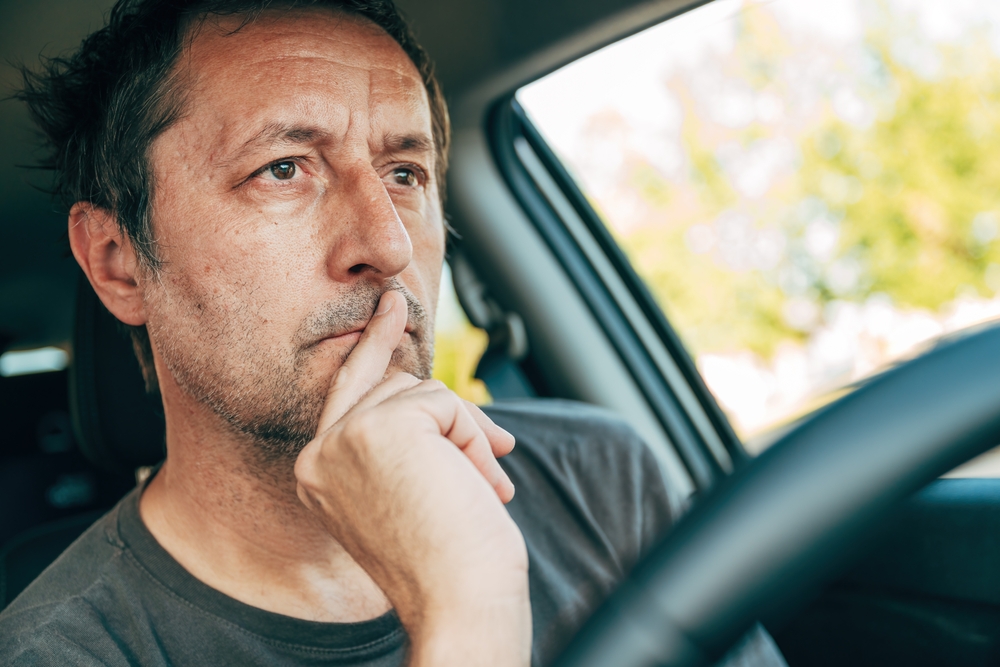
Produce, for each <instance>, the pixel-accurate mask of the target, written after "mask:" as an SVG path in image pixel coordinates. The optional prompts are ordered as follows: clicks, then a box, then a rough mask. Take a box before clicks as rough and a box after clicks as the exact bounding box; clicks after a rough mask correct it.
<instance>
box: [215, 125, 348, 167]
mask: <svg viewBox="0 0 1000 667" xmlns="http://www.w3.org/2000/svg"><path fill="white" fill-rule="evenodd" d="M329 138H330V133H329V132H328V131H327V130H323V129H321V128H318V127H315V126H310V125H298V124H288V123H281V122H276V121H270V122H268V123H266V124H265V125H264V127H262V128H261V129H260V130H259V131H258V132H257V133H256V134H254V135H253V136H252V137H250V138H249V139H247V140H246V141H244V142H243V143H242V144H241V145H240V146H239V147H238V148H237V149H236V150H235V151H234V152H233V153H232V155H230V156H228V157H225V158H223V159H221V160H219V165H220V166H226V165H227V164H230V163H232V162H237V161H239V160H240V159H241V158H242V157H243V156H245V155H246V154H248V153H251V152H253V151H254V149H256V148H258V147H264V146H267V147H268V148H273V147H275V146H278V145H287V146H306V145H315V144H318V143H322V142H324V141H326V140H328V139H329Z"/></svg>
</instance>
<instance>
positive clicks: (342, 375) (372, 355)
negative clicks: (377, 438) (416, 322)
mask: <svg viewBox="0 0 1000 667" xmlns="http://www.w3.org/2000/svg"><path fill="white" fill-rule="evenodd" d="M407 314H408V313H407V305H406V299H405V298H404V297H403V295H402V294H400V293H399V292H396V291H389V292H386V293H385V294H383V295H382V298H381V299H379V302H378V308H376V309H375V314H374V315H372V319H371V320H370V321H369V322H368V325H367V326H366V327H365V330H364V332H363V333H362V334H361V340H359V341H358V344H357V346H355V348H354V349H353V350H352V351H351V354H350V355H348V357H347V359H346V360H345V361H344V363H343V364H342V365H341V366H340V368H338V369H337V372H336V373H334V374H333V378H332V379H331V380H330V389H329V391H327V394H326V404H325V405H324V406H323V412H322V414H321V415H320V419H319V428H318V430H317V432H318V433H322V432H323V431H325V430H327V429H328V428H330V427H331V426H333V425H334V424H335V423H337V420H339V419H340V418H341V417H343V416H344V414H346V413H347V411H348V410H350V409H351V408H352V407H353V406H354V404H355V403H357V402H358V401H360V400H361V398H362V397H364V395H365V394H367V393H368V392H369V391H371V390H372V388H373V387H374V386H375V385H377V384H378V383H379V382H381V381H382V378H383V377H385V371H386V369H388V368H389V361H391V360H392V353H393V351H395V349H396V347H397V346H398V345H399V341H400V340H401V339H402V337H403V331H404V330H405V328H406V319H407Z"/></svg>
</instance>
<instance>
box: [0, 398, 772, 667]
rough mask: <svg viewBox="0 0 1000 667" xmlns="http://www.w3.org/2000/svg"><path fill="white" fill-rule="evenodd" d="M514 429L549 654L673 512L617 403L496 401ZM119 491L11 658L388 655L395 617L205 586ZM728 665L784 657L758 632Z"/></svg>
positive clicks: (520, 514)
mask: <svg viewBox="0 0 1000 667" xmlns="http://www.w3.org/2000/svg"><path fill="white" fill-rule="evenodd" d="M487 411H488V413H489V414H490V416H491V417H492V418H493V419H494V421H496V422H497V423H498V424H499V425H500V426H502V427H504V428H506V429H507V430H508V431H510V432H511V433H512V434H513V435H514V436H515V437H516V439H517V447H516V448H515V450H514V452H513V453H512V454H510V455H509V456H507V457H506V458H504V459H503V460H502V465H503V467H504V468H505V469H506V470H507V472H508V474H509V475H510V477H511V480H512V481H513V482H514V485H515V487H516V489H517V494H516V496H515V498H514V500H513V501H512V502H511V503H510V504H509V505H508V506H507V509H508V511H509V512H510V514H511V516H512V517H513V519H514V520H515V521H516V522H517V524H518V526H519V527H520V528H521V531H522V533H523V534H524V539H525V542H526V544H527V548H528V556H529V563H530V567H529V577H530V581H529V585H530V591H531V607H532V621H533V626H534V646H533V649H532V664H533V665H536V666H538V665H545V664H548V663H549V662H551V660H552V659H553V658H554V657H555V655H557V654H558V651H559V650H560V649H561V648H562V646H564V645H565V643H566V642H567V641H568V640H569V639H570V638H571V637H572V636H573V634H574V632H575V631H576V630H577V629H578V628H579V626H580V625H581V624H582V623H583V621H584V620H585V619H586V618H587V616H588V615H589V613H590V612H591V611H592V610H593V609H594V607H595V606H596V605H597V604H598V603H599V602H600V601H601V600H603V599H604V598H605V597H606V596H607V595H608V594H609V593H610V592H611V591H612V590H613V589H614V587H615V586H616V584H617V583H618V582H620V581H621V580H622V578H623V577H624V576H625V575H626V574H627V573H628V571H629V570H630V568H631V567H632V566H633V564H634V563H635V562H636V560H637V559H638V557H639V556H640V555H641V554H642V553H644V552H645V551H646V550H647V549H648V548H649V547H650V546H652V544H653V543H654V542H655V540H656V539H657V537H659V536H660V535H662V534H663V533H664V532H665V531H666V530H667V529H668V528H669V526H670V524H671V523H672V521H673V520H674V518H675V517H676V509H675V507H674V505H673V504H672V503H671V500H670V496H669V494H668V490H667V488H666V487H665V485H664V483H663V478H662V475H661V474H660V471H659V468H658V465H657V463H656V461H655V460H654V459H653V457H652V456H651V454H650V453H649V451H648V450H647V448H646V447H645V445H644V444H643V443H642V442H641V441H640V440H639V438H638V437H637V436H636V434H635V432H634V431H632V429H631V428H629V427H628V426H627V425H626V424H625V423H623V422H622V421H620V420H619V419H617V418H616V417H614V416H612V415H611V414H609V413H607V412H604V411H602V410H598V409H596V408H592V407H588V406H584V405H581V404H576V403H570V402H567V401H532V402H524V403H517V404H505V405H497V406H493V407H491V408H489V409H488V410H487ZM140 494H141V489H136V490H135V491H133V492H132V493H130V494H128V495H127V496H126V497H125V498H124V499H123V500H122V501H121V502H119V503H118V505H117V506H116V507H115V508H114V509H112V510H111V511H110V512H109V513H108V514H107V515H105V516H104V517H103V518H101V519H100V520H98V521H97V523H95V524H94V525H93V526H91V527H90V528H89V529H88V530H87V531H86V532H85V533H84V534H83V535H82V536H81V537H80V538H79V539H78V540H77V541H76V542H74V543H73V545H72V546H70V547H69V549H67V550H66V552H65V553H63V554H62V556H60V557H59V558H58V559H57V560H56V561H55V562H54V563H53V564H52V565H51V566H50V567H49V568H48V569H46V570H45V572H43V573H42V575H41V576H39V578H38V579H37V580H35V581H34V582H33V583H32V584H31V585H30V586H29V587H28V588H27V589H25V591H24V592H23V593H22V594H21V595H20V596H18V598H17V599H16V600H14V601H13V602H12V603H11V605H10V606H9V607H8V608H7V609H6V610H4V611H3V613H2V614H0V662H2V663H4V664H13V665H69V664H72V665H88V666H89V665H151V666H152V665H155V666H160V665H163V666H166V665H220V666H221V665H241V666H246V665H269V666H275V665H277V666H282V665H289V666H291V665H296V666H302V665H320V664H323V665H350V666H352V667H355V666H356V667H362V666H364V667H397V666H399V665H402V664H403V663H404V662H405V655H406V634H405V633H404V631H403V628H402V626H401V625H400V623H399V620H398V619H397V618H396V616H395V614H393V613H391V612H390V613H389V614H386V615H384V616H382V617H380V618H376V619H374V620H371V621H365V622H362V623H317V622H312V621H305V620H301V619H296V618H291V617H288V616H283V615H280V614H275V613H271V612H268V611H264V610H262V609H258V608H256V607H251V606H249V605H246V604H243V603H242V602H239V601H237V600H234V599H233V598H230V597H228V596H226V595H223V594H222V593H220V592H218V591H216V590H214V589H212V588H210V587H209V586H207V585H205V584H203V583H202V582H201V581H199V580H197V579H195V578H194V577H193V576H191V575H190V574H189V573H188V572H187V571H186V570H184V568H183V567H181V566H180V564H179V563H177V561H175V560H174V559H173V558H172V557H171V556H170V555H169V554H168V553H167V552H166V551H165V550H164V549H163V548H162V547H161V546H160V545H159V544H158V543H157V542H156V539H155V538H154V537H153V536H152V534H150V532H149V531H148V530H147V529H146V526H145V525H144V524H143V522H142V519H141V518H140V516H139V496H140ZM737 653H738V655H733V656H731V658H730V663H732V664H741V665H744V664H745V665H779V666H780V665H784V661H783V660H781V658H780V656H779V654H778V653H777V649H776V648H775V647H774V645H773V642H771V640H770V638H769V637H767V636H766V635H765V634H764V633H763V632H762V631H760V630H757V631H755V632H754V633H752V634H751V635H749V636H748V639H747V640H745V641H744V642H743V647H741V648H740V649H739V650H738V651H737Z"/></svg>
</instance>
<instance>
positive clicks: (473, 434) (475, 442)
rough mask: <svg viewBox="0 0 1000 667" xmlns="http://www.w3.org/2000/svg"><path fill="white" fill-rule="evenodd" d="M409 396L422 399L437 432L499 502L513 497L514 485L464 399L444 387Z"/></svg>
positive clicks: (508, 500)
mask: <svg viewBox="0 0 1000 667" xmlns="http://www.w3.org/2000/svg"><path fill="white" fill-rule="evenodd" d="M410 398H411V400H419V401H421V402H422V404H423V406H424V409H425V410H426V411H427V412H428V413H430V414H431V415H432V416H434V418H435V419H436V420H437V422H438V426H439V428H440V430H441V435H443V436H444V437H446V438H448V439H449V440H450V441H451V442H453V443H454V444H455V445H456V446H457V447H458V448H459V449H461V450H462V452H463V453H464V454H465V456H466V457H467V458H468V459H469V461H471V462H472V464H473V465H474V466H475V467H476V469H477V470H479V473H480V474H481V475H482V476H483V477H485V478H486V481H487V482H489V484H490V486H492V487H493V490H494V491H495V492H496V494H497V496H498V497H499V498H500V500H501V502H503V503H508V502H510V501H511V499H512V498H513V497H514V484H513V483H512V482H511V481H510V478H509V477H508V476H507V473H506V472H504V470H503V468H501V467H500V464H499V463H497V460H496V457H495V456H494V455H493V450H492V448H491V446H490V441H489V438H487V437H486V434H485V433H484V432H483V429H482V428H480V426H479V424H478V423H477V421H476V420H475V419H474V418H473V417H472V415H471V414H470V413H469V410H468V409H467V408H466V406H465V402H464V401H463V400H461V399H460V398H458V397H457V396H455V394H453V393H452V392H451V391H448V390H441V391H438V392H420V393H418V394H413V395H411V396H410Z"/></svg>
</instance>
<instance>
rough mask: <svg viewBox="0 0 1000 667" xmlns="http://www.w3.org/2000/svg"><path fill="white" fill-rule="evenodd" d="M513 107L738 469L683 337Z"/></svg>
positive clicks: (730, 435)
mask: <svg viewBox="0 0 1000 667" xmlns="http://www.w3.org/2000/svg"><path fill="white" fill-rule="evenodd" d="M511 107H512V111H513V113H514V114H515V115H517V116H518V118H519V120H520V122H521V127H522V129H523V132H524V138H525V139H526V140H527V141H528V143H529V144H530V145H531V147H532V149H534V151H535V154H536V155H537V156H538V159H539V160H541V161H542V164H543V165H545V168H546V169H547V170H548V172H549V174H550V175H551V176H552V178H553V179H554V180H555V182H556V184H557V185H558V186H559V188H560V189H561V190H562V192H563V194H564V195H565V196H566V199H567V200H569V202H570V205H572V206H573V209H574V210H575V211H576V213H577V215H579V216H580V219H581V220H583V223H584V224H585V225H586V226H587V229H588V230H589V231H590V233H591V235H593V237H594V240H596V241H597V243H598V245H599V246H600V247H601V250H602V251H603V252H604V254H605V255H606V256H607V258H608V261H610V262H611V265H612V266H614V268H615V271H617V272H618V275H619V276H621V278H622V281H623V282H624V283H625V286H626V287H627V288H628V290H629V293H630V294H631V295H632V298H633V299H635V302H636V303H637V304H638V305H639V308H640V309H641V310H642V313H643V315H644V316H645V317H646V319H647V320H648V321H649V323H650V325H651V326H652V327H653V330H654V331H656V334H657V335H658V336H659V338H660V340H661V341H662V342H663V345H664V346H665V347H666V348H667V353H668V354H669V355H670V356H671V357H672V358H673V360H674V363H676V364H677V367H678V369H680V371H681V374H683V375H684V379H685V381H686V382H687V384H688V386H689V387H690V388H691V391H692V392H694V395H695V397H696V398H697V399H698V403H699V404H701V406H702V408H703V409H704V410H705V414H706V415H707V416H708V418H709V421H711V423H712V426H713V428H714V429H715V431H716V433H718V434H719V437H720V438H721V439H722V444H723V446H724V447H725V448H726V451H727V452H728V453H729V456H730V457H732V460H733V468H734V469H737V468H739V467H740V466H741V465H742V464H744V463H746V461H748V460H749V458H750V457H749V455H748V454H747V452H746V450H745V449H744V448H743V444H742V443H741V442H740V439H739V436H737V435H736V432H735V431H734V430H733V427H732V425H731V424H730V423H729V419H728V418H727V417H726V416H725V414H724V413H723V412H722V408H720V407H719V404H718V402H717V401H716V400H715V396H713V395H712V392H711V391H709V389H708V387H707V386H706V385H705V381H704V379H703V378H702V377H701V373H699V372H698V369H697V368H696V367H695V364H694V360H693V359H691V355H690V354H688V351H687V348H685V347H684V344H683V343H682V342H681V339H680V336H678V335H677V332H676V331H675V330H674V328H673V327H672V326H670V323H669V322H668V321H667V318H666V316H665V315H664V314H663V309H662V308H660V306H659V304H657V303H656V299H655V298H654V297H653V295H652V293H651V292H650V291H649V288H648V287H647V286H646V283H645V282H644V281H643V280H642V278H640V277H639V274H638V273H636V271H635V269H634V268H633V267H632V263H631V262H629V260H628V258H627V257H626V256H625V253H624V252H623V251H622V249H621V247H620V246H619V245H618V244H617V243H616V242H615V240H614V237H612V236H611V233H610V232H609V231H608V227H607V225H606V224H605V223H604V221H603V220H601V218H600V216H599V215H598V214H597V211H595V210H594V208H593V207H592V206H591V205H590V202H588V201H587V198H586V197H585V196H584V194H583V192H582V191H581V190H580V187H579V186H578V185H577V183H576V181H575V180H574V179H573V177H572V176H571V175H570V174H569V172H568V171H566V168H565V167H564V166H563V164H562V162H560V161H559V158H557V157H556V155H555V154H554V153H553V152H552V149H551V148H549V146H548V144H546V143H545V140H544V139H543V138H542V136H541V134H540V133H539V132H538V130H537V129H536V128H535V126H534V124H533V123H532V122H531V120H530V119H529V118H528V117H527V114H525V112H524V109H522V108H521V105H520V104H518V103H517V100H514V99H512V100H511Z"/></svg>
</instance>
